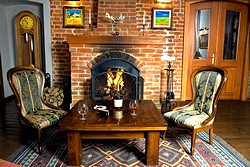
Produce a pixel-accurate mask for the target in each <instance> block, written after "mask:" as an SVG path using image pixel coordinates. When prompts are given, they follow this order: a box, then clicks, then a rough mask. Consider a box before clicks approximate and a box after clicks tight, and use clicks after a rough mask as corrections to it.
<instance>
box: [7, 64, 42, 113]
mask: <svg viewBox="0 0 250 167" xmlns="http://www.w3.org/2000/svg"><path fill="white" fill-rule="evenodd" d="M7 77H8V81H9V84H10V86H11V89H12V91H13V92H14V94H15V96H16V98H17V103H18V106H19V111H20V114H21V115H22V116H24V117H25V115H26V114H27V113H29V112H31V111H35V110H37V109H41V108H43V102H42V99H41V98H42V92H43V86H44V82H45V77H44V74H43V72H42V71H41V70H40V69H37V68H35V67H34V66H18V67H15V68H12V69H10V70H9V71H8V72H7Z"/></svg>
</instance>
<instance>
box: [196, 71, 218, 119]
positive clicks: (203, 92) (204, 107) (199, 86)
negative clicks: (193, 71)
mask: <svg viewBox="0 0 250 167" xmlns="http://www.w3.org/2000/svg"><path fill="white" fill-rule="evenodd" d="M221 79H222V77H221V75H220V74H219V73H218V72H215V71H203V72H200V73H198V74H197V75H196V76H195V86H196V88H195V89H196V95H195V96H196V97H195V101H194V110H198V111H199V112H205V113H207V114H208V115H210V114H211V112H212V109H213V108H212V105H213V99H214V96H215V93H216V92H217V90H218V87H219V85H220V82H221Z"/></svg>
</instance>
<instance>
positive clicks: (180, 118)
mask: <svg viewBox="0 0 250 167" xmlns="http://www.w3.org/2000/svg"><path fill="white" fill-rule="evenodd" d="M164 117H166V118H168V119H170V120H173V121H174V122H175V123H177V124H181V125H184V126H187V127H192V128H194V129H195V128H199V127H201V123H202V122H203V121H204V120H205V119H207V118H208V115H207V114H206V113H205V112H202V113H200V112H199V111H198V110H177V111H171V112H166V113H165V114H164Z"/></svg>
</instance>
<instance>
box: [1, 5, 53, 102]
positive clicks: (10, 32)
mask: <svg viewBox="0 0 250 167" xmlns="http://www.w3.org/2000/svg"><path fill="white" fill-rule="evenodd" d="M8 2H10V0H1V1H0V16H1V17H0V53H1V57H2V72H3V73H2V75H3V86H4V96H5V97H8V96H10V95H12V94H13V92H12V90H11V89H10V87H9V84H8V81H7V77H6V74H7V71H8V70H9V69H10V68H12V67H15V66H16V65H17V60H16V53H17V52H16V46H15V44H16V43H15V26H14V22H15V16H16V15H17V14H18V13H19V12H20V11H23V10H29V11H31V12H33V13H35V14H36V15H38V16H39V17H40V19H41V21H42V24H43V25H45V27H44V45H45V46H44V48H45V65H46V68H45V70H46V72H48V73H50V74H51V75H52V58H51V35H50V4H49V0H26V1H17V3H16V4H15V3H13V1H12V2H11V3H10V4H8ZM22 2H23V3H24V4H20V3H22ZM1 3H3V4H4V5H1ZM6 4H7V5H6Z"/></svg>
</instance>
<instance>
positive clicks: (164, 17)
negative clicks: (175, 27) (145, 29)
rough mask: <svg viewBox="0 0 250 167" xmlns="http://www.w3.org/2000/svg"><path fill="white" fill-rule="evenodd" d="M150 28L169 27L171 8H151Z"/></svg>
mask: <svg viewBox="0 0 250 167" xmlns="http://www.w3.org/2000/svg"><path fill="white" fill-rule="evenodd" d="M152 12H153V19H152V21H153V22H152V28H171V21H172V20H171V18H172V10H171V9H153V11H152Z"/></svg>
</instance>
